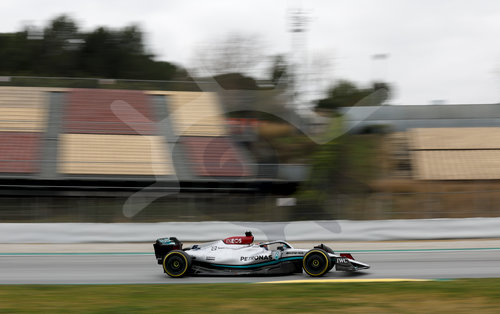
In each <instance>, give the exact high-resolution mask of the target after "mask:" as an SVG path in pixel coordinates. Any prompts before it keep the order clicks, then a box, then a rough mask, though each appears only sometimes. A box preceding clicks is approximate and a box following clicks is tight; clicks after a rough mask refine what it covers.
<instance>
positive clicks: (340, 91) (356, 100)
mask: <svg viewBox="0 0 500 314" xmlns="http://www.w3.org/2000/svg"><path fill="white" fill-rule="evenodd" d="M375 92H383V93H380V94H381V97H376V100H374V101H371V102H366V103H365V102H362V101H361V100H363V99H364V98H366V97H368V96H369V95H371V94H373V93H375ZM389 98H390V86H389V85H388V84H387V83H384V82H375V83H373V84H372V86H370V87H369V88H359V87H357V86H356V85H355V84H354V83H352V82H350V81H347V80H340V81H338V82H337V83H336V84H335V85H334V86H332V87H331V88H330V89H329V90H328V94H327V98H324V99H321V100H319V101H318V102H317V103H316V108H317V109H330V110H332V109H333V110H335V109H337V108H340V107H352V106H355V105H362V106H379V105H381V104H383V103H384V102H385V101H387V100H388V99H389Z"/></svg>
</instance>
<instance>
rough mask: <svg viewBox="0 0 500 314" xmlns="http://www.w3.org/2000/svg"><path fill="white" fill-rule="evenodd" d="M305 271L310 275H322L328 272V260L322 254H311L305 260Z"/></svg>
mask: <svg viewBox="0 0 500 314" xmlns="http://www.w3.org/2000/svg"><path fill="white" fill-rule="evenodd" d="M304 269H305V271H306V272H307V273H308V274H309V275H312V276H319V275H322V274H324V273H325V272H326V271H327V270H328V260H327V259H326V256H324V254H322V253H321V252H311V253H310V254H309V255H308V256H306V258H305V259H304Z"/></svg>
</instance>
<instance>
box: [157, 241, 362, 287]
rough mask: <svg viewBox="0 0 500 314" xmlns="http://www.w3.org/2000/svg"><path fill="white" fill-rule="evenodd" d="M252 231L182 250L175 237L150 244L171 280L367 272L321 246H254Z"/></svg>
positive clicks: (273, 243)
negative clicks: (298, 247) (189, 276)
mask: <svg viewBox="0 0 500 314" xmlns="http://www.w3.org/2000/svg"><path fill="white" fill-rule="evenodd" d="M253 240H254V237H253V235H252V233H251V232H246V233H245V236H236V237H229V238H226V239H224V240H218V241H213V242H208V243H204V244H200V245H193V246H192V247H191V248H186V249H183V248H182V242H180V241H179V240H177V238H175V237H170V238H160V239H157V240H156V242H155V243H154V244H153V247H154V250H155V256H156V260H157V261H158V264H161V265H163V271H164V272H165V273H166V274H167V275H169V276H170V277H174V278H177V277H182V276H185V275H205V276H206V275H211V276H224V275H229V276H260V275H287V274H293V273H301V272H302V270H304V271H305V272H306V273H307V274H308V275H310V276H313V277H319V276H323V275H324V274H326V273H327V272H329V271H330V270H331V269H333V268H334V267H335V269H336V270H338V271H349V272H354V271H358V270H361V269H368V268H370V266H369V265H368V264H365V263H362V262H359V261H357V260H355V259H354V258H353V257H352V255H351V254H349V253H339V254H337V253H334V252H333V250H332V249H330V248H329V247H328V246H326V245H324V244H320V245H318V246H315V247H314V248H313V249H310V250H304V249H294V248H293V247H292V246H291V245H290V244H289V243H287V242H285V241H270V242H263V243H258V244H254V243H253Z"/></svg>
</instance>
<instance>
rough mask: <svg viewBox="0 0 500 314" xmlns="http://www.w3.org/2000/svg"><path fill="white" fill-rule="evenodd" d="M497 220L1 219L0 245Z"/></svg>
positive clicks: (457, 231)
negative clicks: (164, 220) (55, 220)
mask: <svg viewBox="0 0 500 314" xmlns="http://www.w3.org/2000/svg"><path fill="white" fill-rule="evenodd" d="M499 225H500V218H464V219H414V220H411V219H408V220H406V219H402V220H373V221H366V220H365V221H353V220H338V221H336V220H319V221H296V222H221V221H211V222H161V223H109V224H106V223H0V242H1V243H91V242H108V243H117V242H151V241H153V240H154V239H156V238H159V237H165V236H175V237H177V238H179V239H181V240H182V241H210V240H216V239H221V238H225V237H228V236H232V235H237V234H243V233H244V232H245V231H252V232H253V234H254V236H255V238H256V240H257V241H260V240H271V239H284V240H288V241H383V240H433V239H471V238H500V228H498V226H499Z"/></svg>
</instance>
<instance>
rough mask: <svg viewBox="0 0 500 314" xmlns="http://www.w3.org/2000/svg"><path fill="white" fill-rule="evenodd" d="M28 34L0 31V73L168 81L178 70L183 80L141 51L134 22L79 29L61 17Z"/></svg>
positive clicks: (170, 67)
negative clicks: (39, 31) (34, 35)
mask: <svg viewBox="0 0 500 314" xmlns="http://www.w3.org/2000/svg"><path fill="white" fill-rule="evenodd" d="M29 33H30V29H28V28H26V29H24V30H23V31H21V32H17V33H10V34H0V74H1V75H13V76H15V75H31V76H69V77H75V76H76V77H85V76H93V77H105V78H128V79H150V80H171V79H174V78H175V77H176V75H179V74H182V75H183V77H182V79H186V78H187V73H186V72H185V71H184V70H183V69H180V68H179V67H177V66H176V65H174V64H172V63H169V62H164V61H157V60H155V56H154V55H153V54H150V53H148V52H147V51H146V49H145V43H144V36H143V33H142V31H141V29H140V28H139V27H138V26H136V25H130V26H127V27H124V28H122V29H117V30H115V29H109V28H106V27H98V28H96V29H94V30H91V31H89V32H81V31H80V30H79V28H78V25H77V23H76V22H75V21H73V20H72V19H71V18H70V17H68V16H65V15H62V16H59V17H57V18H55V19H53V20H52V21H50V22H49V23H48V24H47V26H46V27H45V28H44V29H43V36H40V37H37V38H36V39H34V38H32V36H31V37H30V36H29Z"/></svg>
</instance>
